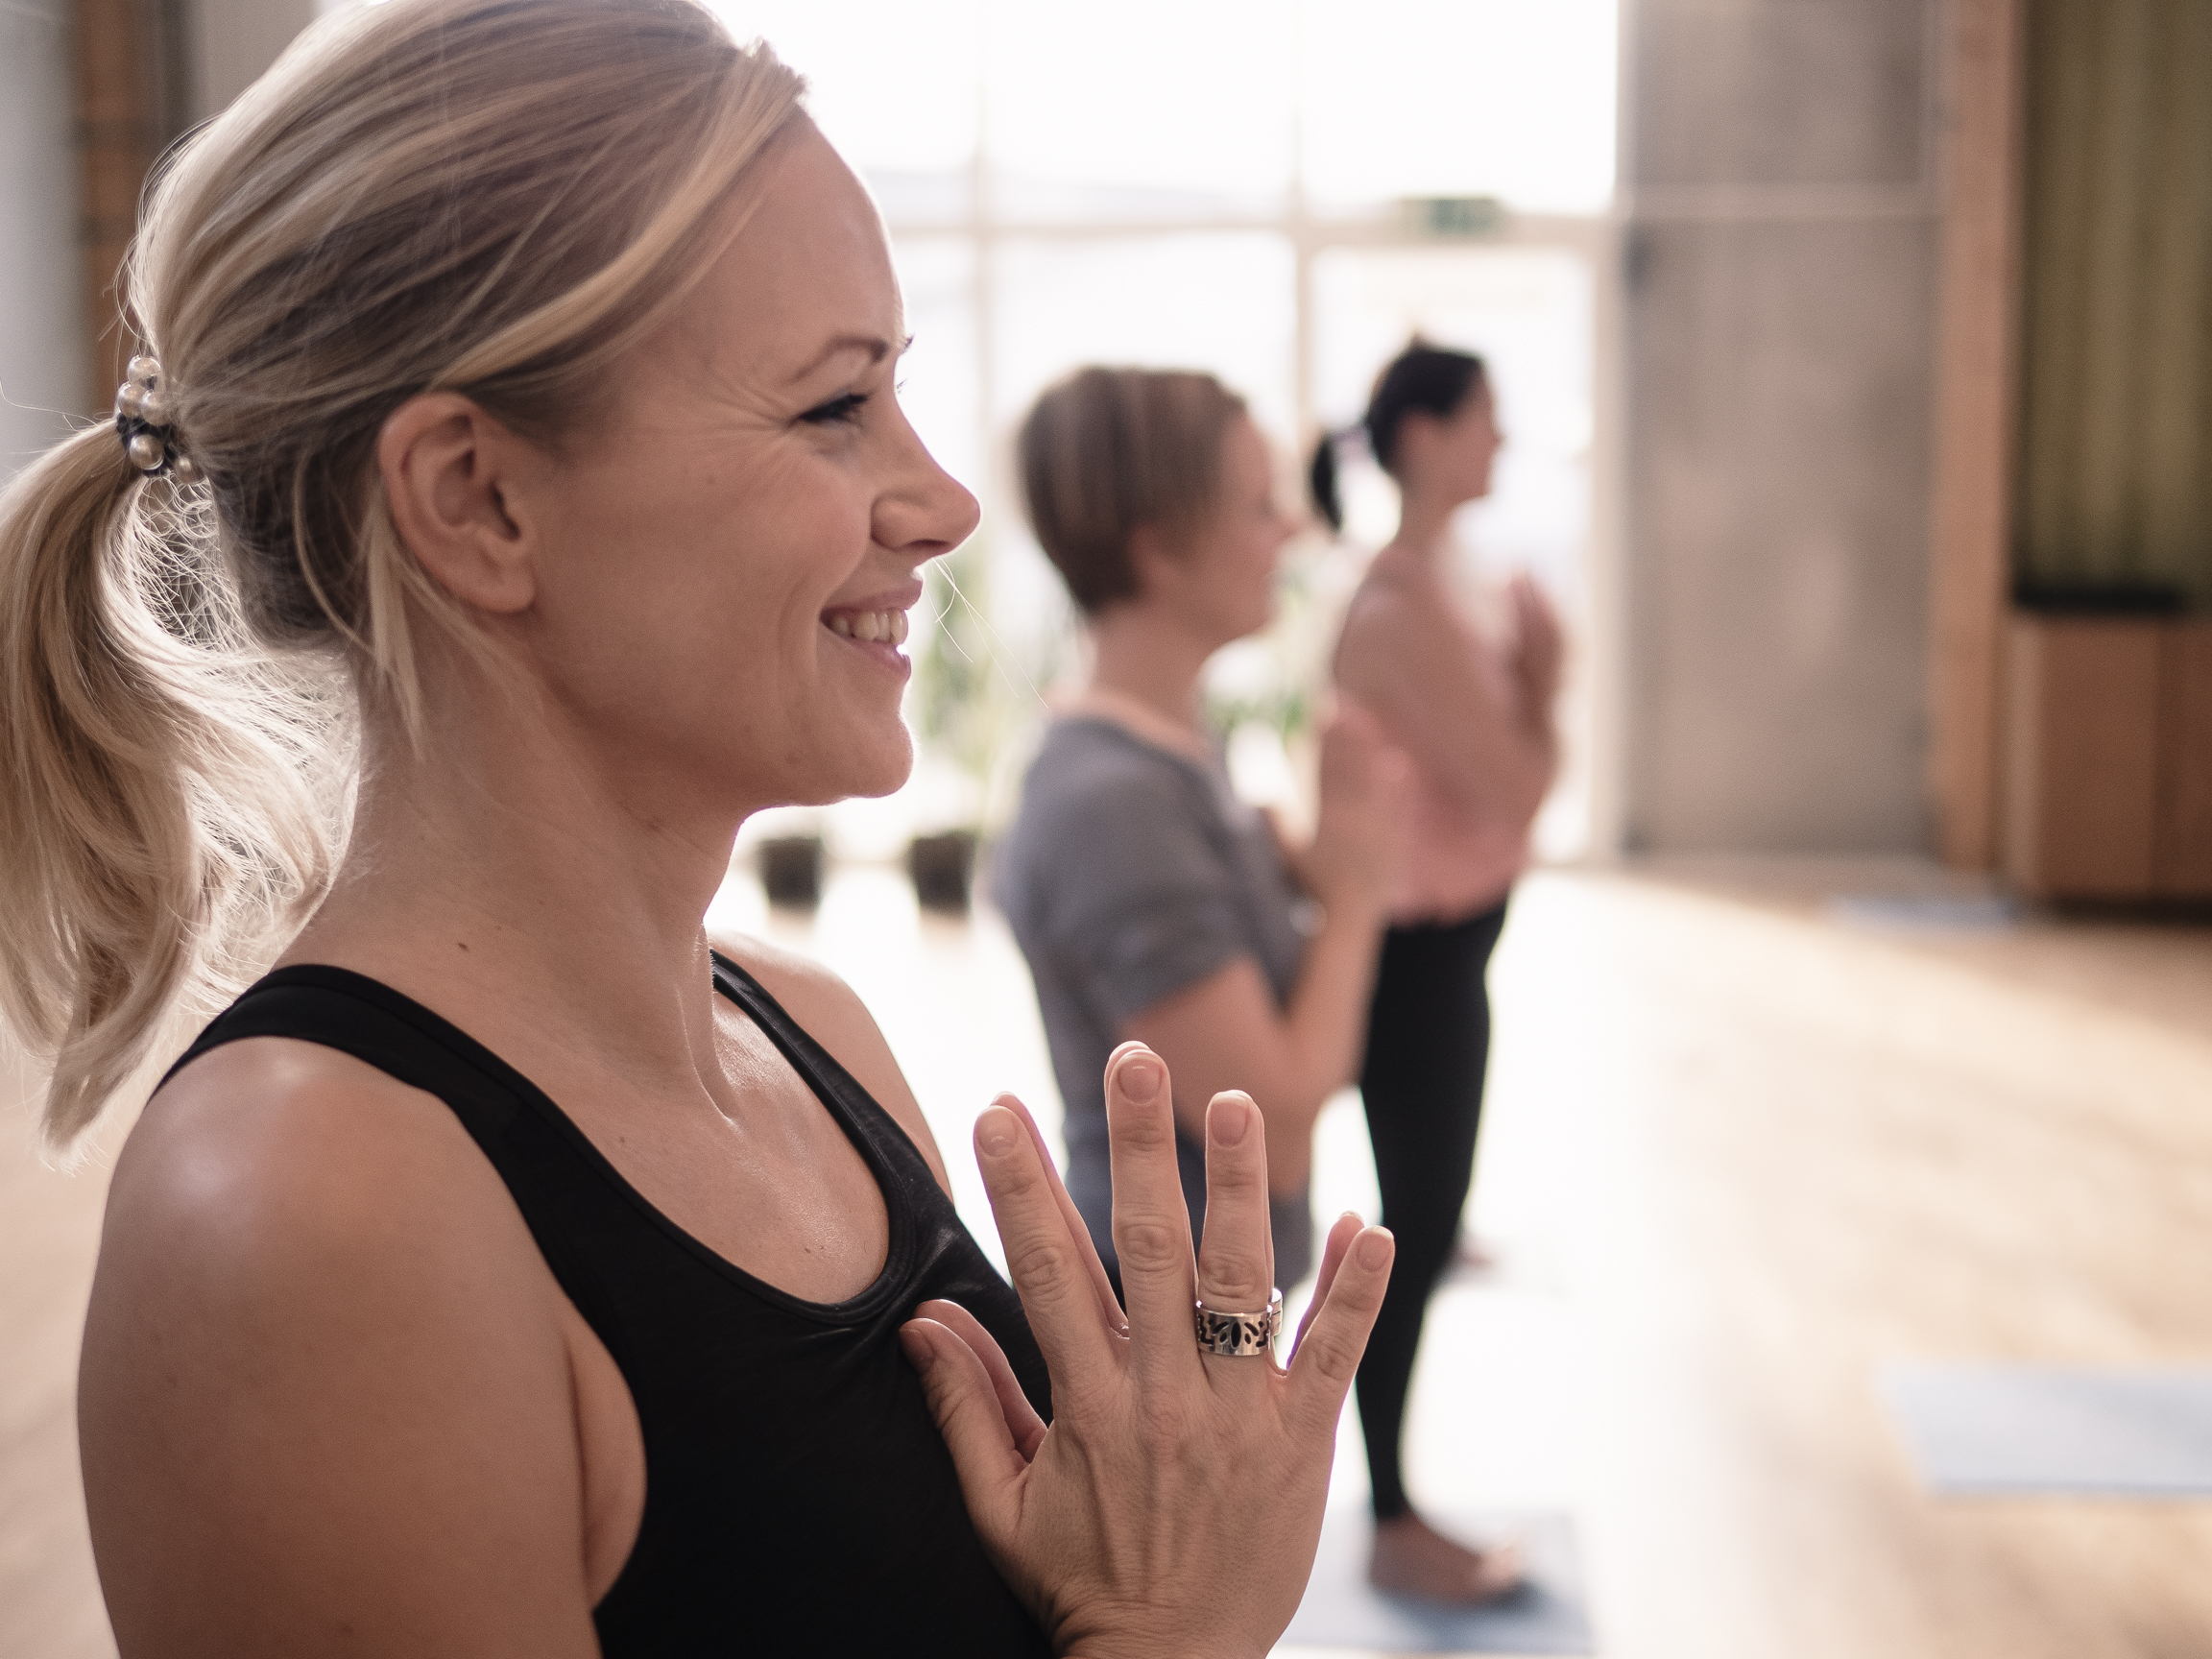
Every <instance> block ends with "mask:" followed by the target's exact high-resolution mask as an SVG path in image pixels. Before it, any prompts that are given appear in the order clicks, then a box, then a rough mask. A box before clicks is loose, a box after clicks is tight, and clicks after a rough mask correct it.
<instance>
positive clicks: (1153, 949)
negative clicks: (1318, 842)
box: [992, 715, 1313, 1286]
mask: <svg viewBox="0 0 2212 1659" xmlns="http://www.w3.org/2000/svg"><path fill="white" fill-rule="evenodd" d="M992 886H993V889H994V897H995V898H996V899H997V901H998V906H999V908H1000V909H1001V910H1003V911H1004V912H1005V914H1006V920H1007V921H1008V923H1010V924H1011V925H1012V926H1013V929H1014V937H1015V939H1016V940H1017V941H1019V942H1020V944H1021V947H1022V954H1023V955H1024V956H1026V957H1027V958H1028V960H1029V972H1030V974H1031V976H1032V977H1033V978H1034V979H1035V980H1036V982H1037V1002H1038V1006H1039V1008H1040V1009H1041V1010H1042V1011H1043V1013H1044V1016H1045V1035H1046V1041H1047V1042H1048V1043H1049V1045H1050V1046H1051V1049H1052V1070H1053V1074H1054V1075H1055V1076H1056V1077H1057V1078H1058V1079H1059V1083H1060V1098H1061V1100H1062V1101H1063V1102H1064V1103H1065V1104H1066V1107H1067V1113H1068V1117H1067V1138H1068V1191H1069V1195H1070V1197H1072V1198H1073V1199H1074V1200H1075V1207H1076V1208H1077V1209H1078V1210H1080V1211H1081V1212H1082V1213H1083V1219H1084V1220H1085V1221H1086V1222H1087V1223H1088V1224H1089V1225H1090V1228H1091V1237H1092V1238H1093V1239H1094V1240H1095V1241H1096V1243H1097V1246H1098V1253H1099V1255H1100V1256H1102V1257H1103V1258H1105V1260H1106V1261H1107V1262H1110V1263H1111V1262H1113V1261H1114V1240H1113V1236H1112V1232H1111V1227H1112V1222H1113V1202H1114V1191H1113V1177H1112V1173H1111V1170H1110V1168H1109V1166H1108V1160H1107V1145H1106V1085H1105V1070H1106V1058H1107V1056H1108V1055H1110V1054H1111V1053H1113V1051H1114V1049H1115V1047H1116V1046H1117V1045H1118V1044H1119V1043H1120V1041H1121V1035H1120V1033H1121V1030H1122V1027H1123V1026H1124V1025H1125V1024H1126V1022H1128V1021H1129V1020H1130V1018H1131V1017H1133V1016H1135V1015H1137V1014H1140V1013H1142V1012H1143V1011H1144V1010H1145V1009H1147V1008H1150V1007H1152V1006H1153V1005H1154V1004H1156V1003H1158V1002H1161V1001H1164V1000H1166V998H1169V997H1171V996H1173V995H1174V994H1175V993H1176V992H1178V991H1180V990H1182V989H1184V987H1186V986H1188V985H1192V984H1195V983H1196V982H1197V981H1198V980H1200V979H1203V978H1205V977H1206V976H1207V975H1208V974H1212V973H1214V971H1215V970H1217V969H1219V968H1222V967H1224V966H1226V965H1227V964H1228V963H1230V962H1233V961H1235V960H1236V959H1237V958H1238V957H1239V956H1249V957H1251V958H1252V959H1253V960H1254V961H1256V962H1257V963H1258V964H1259V966H1260V971H1261V973H1262V974H1263V975H1264V976H1265V978H1266V980H1267V983H1268V985H1269V986H1270V987H1271V988H1272V989H1273V991H1274V993H1275V998H1276V1001H1277V1002H1278V1003H1284V1002H1287V1001H1288V999H1289V996H1290V989H1291V986H1292V985H1293V984H1294V983H1295V982H1296V980H1297V977H1298V969H1299V965H1300V963H1301V962H1302V961H1303V960H1304V958H1305V953H1306V937H1305V934H1304V933H1303V932H1302V931H1301V930H1300V927H1299V922H1300V920H1301V917H1302V915H1303V912H1304V910H1305V904H1304V902H1303V901H1302V900H1301V899H1300V897H1299V894H1298V891H1297V888H1296V887H1295V885H1294V884H1293V883H1292V881H1291V878H1290V873H1289V872H1288V871H1287V870H1286V869H1285V868H1284V864H1283V858H1282V854H1281V853H1280V852H1279V851H1278V849H1277V847H1276V845H1275V838H1274V836H1273V835H1272V834H1271V833H1270V832H1269V830H1268V828H1267V825H1266V822H1265V821H1264V820H1263V819H1262V817H1261V816H1260V815H1259V814H1258V813H1257V812H1255V811H1253V810H1252V809H1251V808H1250V807H1248V806H1246V805H1243V804H1242V803H1240V802H1238V800H1237V798H1236V797H1235V796H1234V795H1233V794H1232V793H1231V792H1230V789H1229V780H1228V776H1227V774H1226V772H1225V771H1224V770H1223V768H1222V767H1221V765H1220V764H1219V763H1218V762H1215V763H1214V765H1211V766H1208V765H1204V764H1201V763H1200V762H1199V761H1197V760H1194V759H1192V758H1190V757H1189V756H1186V755H1180V754H1177V753H1175V752H1174V751H1172V750H1168V749H1163V748H1161V747H1159V746H1158V745H1157V744H1153V743H1147V742H1146V741H1144V739H1142V737H1139V736H1137V735H1136V734H1135V733H1131V732H1129V731H1127V730H1125V729H1124V728H1122V727H1120V726H1118V725H1116V724H1114V723H1113V722H1111V721H1107V720H1101V719H1098V718H1095V717H1093V716H1088V715H1071V716H1068V717H1066V718H1063V719H1060V720H1057V721H1055V722H1054V723H1053V724H1052V726H1051V728H1050V729H1049V730H1048V731H1047V732H1046V735H1045V742H1044V746H1043V747H1042V748H1041V749H1040V750H1039V752H1038V755H1037V758H1036V760H1035V761H1034V762H1033V763H1032V764H1031V765H1030V768H1029V776H1028V779H1027V781H1025V782H1024V784H1023V785H1022V810H1021V813H1020V816H1019V817H1017V819H1016V820H1015V824H1014V828H1013V830H1012V831H1011V832H1010V833H1009V834H1008V835H1007V836H1006V838H1005V840H1004V841H1003V842H1002V843H1000V845H999V847H998V852H997V854H996V855H995V857H994V860H993V878H992ZM1175 1150H1176V1159H1177V1162H1178V1164H1179V1166H1180V1167H1181V1173H1182V1177H1183V1195H1184V1198H1185V1200H1186V1201H1187V1202H1188V1203H1189V1205H1190V1227H1191V1234H1192V1237H1193V1238H1196V1237H1199V1236H1200V1235H1201V1233H1202V1230H1203V1228H1204V1226H1205V1218H1206V1159H1205V1153H1204V1150H1203V1148H1201V1147H1200V1146H1198V1145H1196V1144H1195V1143H1193V1142H1189V1141H1187V1140H1186V1139H1185V1138H1184V1137H1182V1136H1181V1135H1180V1134H1179V1135H1178V1136H1177V1137H1176V1148H1175ZM1272 1208H1273V1211H1274V1214H1273V1216H1272V1219H1273V1222H1274V1235H1275V1276H1276V1282H1277V1283H1278V1284H1281V1285H1283V1286H1291V1285H1295V1284H1297V1283H1298V1282H1299V1281H1300V1280H1302V1279H1304V1278H1305V1277H1306V1274H1307V1271H1308V1270H1309V1267H1310V1263H1311V1260H1312V1253H1313V1237H1312V1235H1313V1226H1312V1219H1311V1215H1310V1212H1309V1208H1308V1204H1307V1199H1306V1194H1305V1193H1303V1192H1300V1193H1298V1194H1296V1195H1295V1196H1294V1197H1287V1198H1286V1197H1281V1196H1278V1197H1277V1198H1276V1199H1275V1200H1274V1201H1273V1205H1272Z"/></svg>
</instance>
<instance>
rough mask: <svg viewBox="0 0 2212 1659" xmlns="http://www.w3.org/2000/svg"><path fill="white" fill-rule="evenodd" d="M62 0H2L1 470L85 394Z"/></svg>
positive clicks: (45, 441) (59, 430) (63, 427)
mask: <svg viewBox="0 0 2212 1659" xmlns="http://www.w3.org/2000/svg"><path fill="white" fill-rule="evenodd" d="M74 85H75V74H74V71H73V69H72V67H71V63H70V55H69V9H68V6H67V4H66V0H0V478H6V477H9V476H10V475H12V473H14V472H15V470H16V469H18V468H20V467H21V466H22V465H23V464H24V463H25V462H26V461H29V460H30V459H31V458H32V457H33V456H35V455H36V454H37V453H38V452H39V451H40V450H42V449H44V448H45V447H46V446H47V445H50V444H52V443H53V442H54V441H55V440H56V439H58V438H60V437H61V436H62V434H63V433H64V432H66V431H67V430H68V425H67V420H66V416H65V414H64V412H65V411H74V410H77V409H79V408H80V407H82V405H83V404H84V297H83V293H82V282H81V280H80V276H79V270H78V267H79V263H80V260H81V258H82V254H81V252H80V251H79V247H78V240H77V220H78V190H77V150H76V142H75V133H74V132H73V130H72V128H73V121H74V113H75V112H74V106H73V105H72V102H71V99H72V96H73V87H74Z"/></svg>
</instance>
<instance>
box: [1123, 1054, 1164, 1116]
mask: <svg viewBox="0 0 2212 1659" xmlns="http://www.w3.org/2000/svg"><path fill="white" fill-rule="evenodd" d="M1117 1075H1118V1079H1119V1081H1120V1085H1121V1093H1122V1094H1125V1095H1127V1096H1128V1097H1129V1098H1130V1099H1132V1100H1134V1101H1136V1102H1137V1103H1138V1104H1139V1105H1142V1104H1143V1103H1144V1102H1145V1101H1147V1100H1157V1099H1158V1098H1159V1097H1160V1077H1161V1071H1160V1062H1159V1061H1157V1060H1155V1059H1154V1058H1153V1057H1152V1056H1151V1055H1149V1054H1132V1055H1130V1056H1129V1058H1128V1059H1126V1060H1124V1061H1122V1062H1121V1070H1120V1071H1119V1072H1118V1074H1117Z"/></svg>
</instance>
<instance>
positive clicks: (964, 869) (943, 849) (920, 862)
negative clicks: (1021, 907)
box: [906, 829, 975, 916]
mask: <svg viewBox="0 0 2212 1659" xmlns="http://www.w3.org/2000/svg"><path fill="white" fill-rule="evenodd" d="M906 874H907V875H908V876H910V877H911V878H913V881H914V899H915V902H917V903H919V904H920V905H921V906H922V907H923V908H924V909H925V910H942V911H944V912H946V913H947V914H948V915H952V916H965V915H967V914H968V901H969V893H970V890H971V889H972V888H973V886H974V881H975V831H974V830H973V829H949V830H947V831H946V832H945V833H944V834H942V835H917V836H915V837H914V839H913V840H912V841H911V842H909V843H908V844H907V847H906Z"/></svg>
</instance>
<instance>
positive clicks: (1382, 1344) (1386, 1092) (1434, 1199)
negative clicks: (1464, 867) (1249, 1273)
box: [1358, 903, 1505, 1521]
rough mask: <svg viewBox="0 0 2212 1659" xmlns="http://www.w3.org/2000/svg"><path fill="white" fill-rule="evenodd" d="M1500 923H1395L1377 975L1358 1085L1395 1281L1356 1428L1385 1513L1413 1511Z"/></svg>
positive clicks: (1496, 915) (1490, 914)
mask: <svg viewBox="0 0 2212 1659" xmlns="http://www.w3.org/2000/svg"><path fill="white" fill-rule="evenodd" d="M1503 926H1505V906H1504V905H1503V903H1501V904H1500V905H1499V906H1498V907H1497V908H1496V909H1495V910H1485V911H1484V912H1483V913H1482V914H1481V915H1479V916H1471V917H1469V918H1468V919H1467V920H1466V921H1464V922H1453V923H1449V924H1445V925H1442V926H1417V927H1393V928H1391V929H1390V931H1389V932H1388V933H1387V934H1385V935H1384V936H1383V962H1382V966H1381V968H1380V970H1379V971H1378V972H1377V974H1376V975H1375V1001H1374V1006H1373V1008H1372V1009H1371V1010H1370V1011H1369V1014H1368V1017H1367V1058H1366V1061H1365V1063H1364V1064H1363V1065H1362V1066H1361V1067H1360V1070H1359V1093H1360V1094H1361V1096H1362V1097H1363V1098H1364V1100H1365V1103H1366V1107H1367V1134H1368V1137H1369V1139H1370V1140H1372V1141H1373V1142H1374V1145H1375V1177H1376V1180H1377V1182H1378V1183H1379V1184H1380V1186H1381V1187H1382V1190H1383V1226H1385V1227H1387V1228H1389V1229H1390V1231H1391V1232H1392V1233H1394V1234H1395V1235H1397V1238H1398V1260H1397V1263H1396V1265H1394V1266H1393V1267H1392V1268H1391V1269H1390V1288H1389V1290H1388V1292H1387V1293H1386V1294H1385V1295H1384V1296H1383V1311H1382V1314H1381V1315H1380V1316H1379V1317H1378V1318H1377V1319H1376V1321H1375V1334H1373V1335H1372V1336H1370V1337H1369V1338H1368V1339H1367V1357H1366V1358H1364V1359H1362V1360H1361V1361H1360V1362H1359V1383H1358V1387H1359V1427H1360V1429H1361V1431H1363V1432H1364V1433H1365V1435H1366V1437H1367V1472H1368V1475H1369V1477H1370V1479H1372V1480H1373V1482H1374V1485H1375V1518H1376V1519H1377V1520H1379V1521H1388V1520H1391V1519H1393V1518H1394V1517H1396V1516H1400V1515H1403V1514H1405V1513H1406V1512H1407V1509H1408V1507H1409V1505H1408V1504H1407V1501H1406V1471H1405V1468H1404V1466H1403V1464H1402V1461H1401V1458H1400V1453H1399V1440H1400V1436H1401V1434H1402V1433H1403V1431H1404V1430H1405V1427H1406V1391H1407V1387H1408V1386H1409V1385H1410V1383H1412V1381H1413V1355H1414V1352H1415V1350H1416V1349H1418V1348H1419V1347H1420V1346H1421V1322H1422V1320H1423V1318H1424V1317H1426V1315H1427V1314H1428V1311H1429V1293H1430V1292H1431V1290H1433V1289H1434V1288H1435V1287H1436V1281H1437V1280H1438V1279H1439V1278H1441V1277H1442V1276H1443V1273H1444V1269H1445V1268H1446V1266H1448V1265H1449V1264H1450V1262H1451V1261H1452V1252H1453V1248H1454V1246H1455V1243H1456V1242H1457V1240H1458V1238H1459V1212H1460V1211H1461V1210H1462V1209H1464V1208H1465V1206H1466V1203H1467V1189H1468V1187H1469V1186H1470V1184H1471V1183H1472V1182H1473V1180H1474V1177H1475V1130H1476V1126H1477V1124H1478V1123H1479V1121H1480V1119H1481V1116H1482V1073H1483V1070H1484V1069H1485V1068H1486V1067H1487V1066H1488V1064H1489V1060H1490V992H1489V988H1488V986H1486V985H1485V984H1484V983H1483V978H1482V975H1483V973H1484V971H1485V970H1486V969H1487V968H1488V967H1489V965H1490V952H1491V950H1493V949H1494V948H1495V947H1496V946H1497V943H1498V933H1499V930H1500V929H1501V928H1503Z"/></svg>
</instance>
